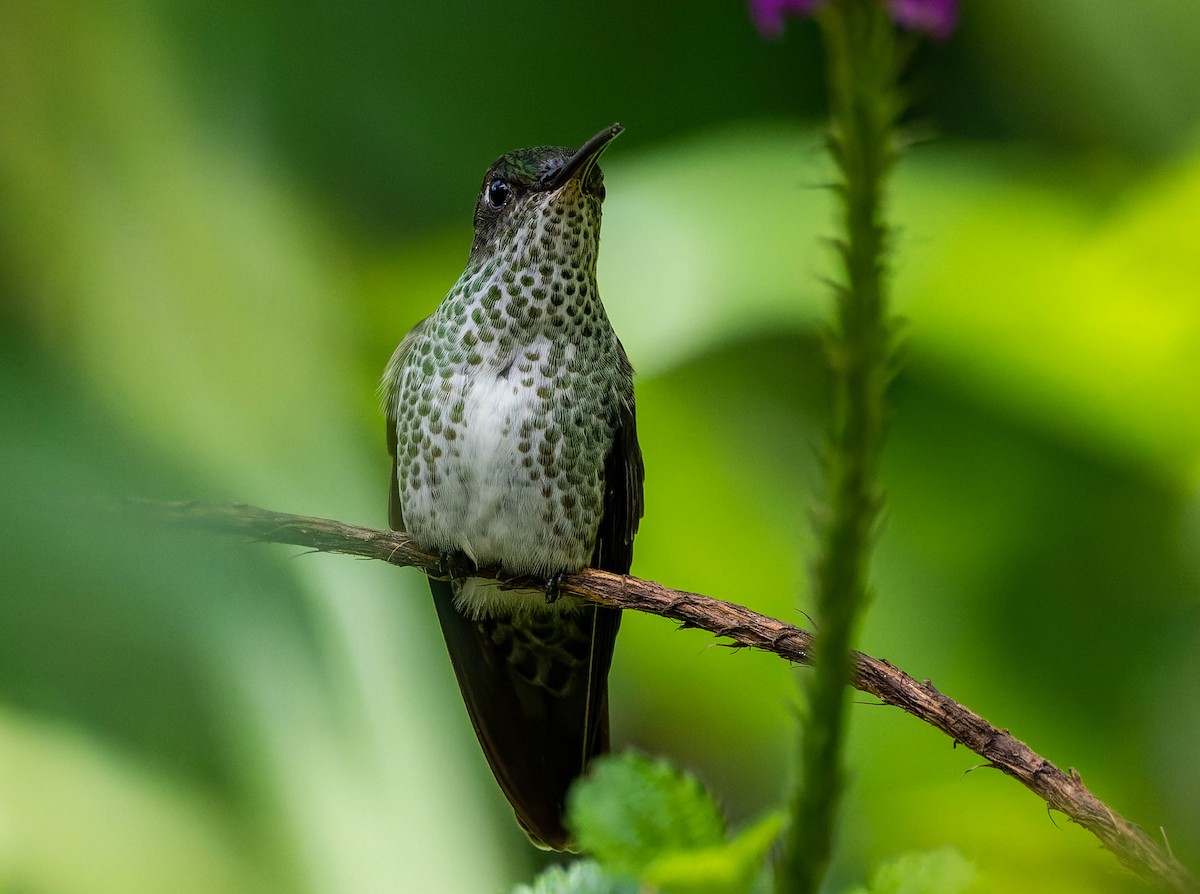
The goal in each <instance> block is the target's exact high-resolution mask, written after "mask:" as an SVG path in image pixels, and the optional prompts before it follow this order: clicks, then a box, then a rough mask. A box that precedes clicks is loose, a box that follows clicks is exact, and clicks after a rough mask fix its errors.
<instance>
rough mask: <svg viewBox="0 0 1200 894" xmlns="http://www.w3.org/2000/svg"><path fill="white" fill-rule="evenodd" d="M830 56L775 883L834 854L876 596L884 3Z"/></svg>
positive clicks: (882, 423)
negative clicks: (819, 337)
mask: <svg viewBox="0 0 1200 894" xmlns="http://www.w3.org/2000/svg"><path fill="white" fill-rule="evenodd" d="M819 19H820V23H821V26H822V29H823V32H824V37H825V46H826V52H827V56H828V68H829V92H830V117H831V121H830V130H829V137H828V143H829V150H830V154H831V155H832V157H833V160H834V162H835V164H836V165H837V169H838V179H837V183H836V184H835V187H834V189H835V190H836V192H837V194H838V196H839V198H840V199H841V204H842V209H843V214H844V223H843V225H844V228H845V230H844V233H845V235H844V236H843V237H842V240H841V241H838V242H837V243H836V245H837V249H838V251H839V254H840V256H841V261H842V266H843V268H844V278H843V281H842V282H841V283H839V284H837V285H835V286H834V288H835V292H836V297H837V307H836V319H835V323H834V325H833V327H832V329H831V332H830V335H829V338H828V353H829V357H830V363H831V366H832V370H833V378H834V388H835V392H834V402H833V408H832V409H833V413H832V418H831V421H830V428H829V432H828V437H827V441H826V444H825V451H824V457H823V459H824V465H825V473H826V488H827V504H826V507H825V509H824V511H823V512H822V514H821V515H820V517H819V518H818V543H819V553H818V556H817V560H816V563H815V568H814V578H815V580H814V585H815V598H816V621H817V626H818V634H817V637H816V640H815V663H814V671H813V674H812V676H811V678H810V679H809V680H808V686H807V709H808V711H807V717H806V722H805V723H804V729H803V732H802V734H801V740H800V779H799V784H798V786H797V788H796V791H795V795H794V797H793V802H792V811H791V812H792V818H791V824H790V827H789V831H788V833H787V835H786V839H785V841H784V847H783V850H782V854H781V857H780V861H779V865H778V866H777V871H776V890H777V892H778V894H815V892H816V891H817V890H818V888H819V886H820V884H821V880H822V878H823V877H824V875H825V871H826V867H827V866H828V864H829V859H830V852H831V850H832V844H833V828H834V825H835V820H836V815H837V808H838V802H839V798H840V795H841V790H842V784H843V783H842V780H843V770H842V743H843V740H844V739H845V730H846V723H847V711H846V704H847V687H848V685H849V684H850V683H851V649H852V648H853V645H854V638H855V633H856V631H857V628H858V623H859V619H860V617H861V615H862V612H863V609H864V608H865V606H866V603H867V601H868V596H869V585H868V567H869V559H870V554H871V547H872V544H873V539H874V535H875V531H876V527H877V524H878V520H879V516H880V512H881V509H882V506H883V494H882V490H881V487H880V484H879V476H878V468H879V459H880V453H881V449H882V446H883V440H884V434H885V429H886V407H885V393H886V391H887V386H888V382H889V381H890V379H891V377H892V372H893V366H892V354H891V330H890V327H889V322H888V318H887V300H886V297H887V296H886V282H885V276H884V273H885V271H884V262H885V255H886V252H887V249H888V228H887V225H886V223H885V222H884V220H883V210H882V204H883V194H884V189H885V185H886V180H887V176H888V173H889V171H890V169H891V167H892V165H893V162H894V160H895V154H896V151H895V133H894V130H895V125H896V119H897V116H898V115H899V112H900V109H901V108H902V102H901V100H900V97H899V92H898V90H897V86H896V81H897V75H898V69H899V64H898V62H897V57H898V48H897V41H896V35H895V32H894V30H893V26H892V24H891V21H890V20H889V18H888V16H887V13H886V11H885V9H884V7H883V4H881V3H864V2H862V0H835V2H833V3H830V4H829V5H828V6H826V7H825V8H824V9H823V10H822V12H821V14H820V16H819Z"/></svg>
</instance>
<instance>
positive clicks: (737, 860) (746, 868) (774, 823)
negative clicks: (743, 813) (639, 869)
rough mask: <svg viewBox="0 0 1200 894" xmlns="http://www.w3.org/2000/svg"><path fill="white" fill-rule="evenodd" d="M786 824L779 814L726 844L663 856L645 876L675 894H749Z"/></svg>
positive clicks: (766, 818) (757, 823) (766, 817)
mask: <svg viewBox="0 0 1200 894" xmlns="http://www.w3.org/2000/svg"><path fill="white" fill-rule="evenodd" d="M783 822H784V814H783V812H782V811H776V812H774V813H771V814H768V815H767V816H765V817H763V818H762V819H760V820H759V821H758V822H756V823H755V824H754V825H752V826H750V827H749V828H747V829H744V830H743V831H742V832H741V833H739V834H738V835H736V836H734V838H733V839H732V840H730V841H728V842H726V843H725V844H722V845H718V846H716V847H709V848H702V849H699V850H686V851H672V852H670V853H666V854H663V855H662V856H661V857H659V858H658V859H657V860H655V861H654V862H653V863H651V864H650V865H649V866H647V867H646V869H645V871H644V872H643V873H642V876H641V877H642V879H643V880H644V881H647V882H650V883H651V884H652V885H654V886H656V887H658V888H661V889H662V890H663V891H670V892H671V894H746V892H748V891H749V890H750V888H751V886H752V885H753V884H754V880H755V879H756V878H757V877H758V875H759V874H760V873H761V872H762V869H763V860H764V858H765V856H766V853H767V850H768V849H769V848H770V847H771V845H772V844H773V843H774V842H775V839H776V838H778V837H779V832H780V830H781V829H782V828H783Z"/></svg>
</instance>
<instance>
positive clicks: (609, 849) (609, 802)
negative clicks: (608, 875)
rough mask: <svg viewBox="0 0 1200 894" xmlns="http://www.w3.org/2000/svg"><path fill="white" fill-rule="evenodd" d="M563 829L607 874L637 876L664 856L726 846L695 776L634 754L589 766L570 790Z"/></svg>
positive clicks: (719, 820) (712, 804) (721, 823)
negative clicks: (591, 767)
mask: <svg viewBox="0 0 1200 894" xmlns="http://www.w3.org/2000/svg"><path fill="white" fill-rule="evenodd" d="M567 825H568V826H569V827H570V829H571V831H572V832H574V834H575V836H576V839H577V840H578V842H579V846H580V847H581V848H582V849H583V850H584V851H586V852H587V853H589V854H591V855H593V856H594V857H595V858H596V859H597V860H599V861H600V862H601V863H602V864H604V866H605V867H606V868H607V869H610V870H612V871H614V872H617V873H619V874H622V875H632V876H638V877H640V876H641V875H642V874H643V872H644V871H645V870H646V868H647V867H649V866H650V865H652V864H653V863H655V862H656V861H657V860H659V859H660V858H661V857H662V856H663V855H664V854H666V853H669V852H672V851H698V850H703V849H706V848H715V847H718V846H720V845H722V844H723V843H724V841H725V822H724V820H723V819H722V817H721V813H720V811H719V810H718V809H717V805H716V802H715V801H713V799H712V796H711V795H709V794H708V792H707V791H705V789H704V787H703V786H702V785H701V784H700V782H699V781H698V780H697V779H696V778H695V777H693V776H688V775H686V774H684V773H681V772H680V771H679V770H677V769H675V768H674V767H672V766H671V765H670V764H668V763H667V762H665V761H651V760H649V759H648V758H645V757H642V756H640V755H633V754H625V755H621V756H620V757H607V758H604V759H602V760H599V761H596V762H595V763H594V764H593V769H592V772H591V773H590V774H589V775H588V776H587V778H585V779H584V780H582V781H581V782H579V783H578V784H576V785H575V787H574V788H572V789H571V793H570V795H569V797H568V801H567Z"/></svg>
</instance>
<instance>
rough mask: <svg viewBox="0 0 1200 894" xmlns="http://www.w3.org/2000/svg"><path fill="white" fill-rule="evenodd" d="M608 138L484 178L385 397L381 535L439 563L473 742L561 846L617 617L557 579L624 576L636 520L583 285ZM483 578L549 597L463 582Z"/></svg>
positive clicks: (633, 482)
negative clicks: (529, 586)
mask: <svg viewBox="0 0 1200 894" xmlns="http://www.w3.org/2000/svg"><path fill="white" fill-rule="evenodd" d="M621 130H622V128H621V126H620V125H619V124H614V125H613V126H612V127H608V128H605V129H604V130H602V131H601V132H600V133H598V134H596V136H594V137H592V139H590V140H588V141H587V142H586V143H584V144H583V146H582V147H581V148H579V149H578V150H572V149H569V148H565V147H561V146H543V147H539V148H534V149H519V150H517V151H515V152H510V153H508V154H507V155H504V156H501V158H499V159H498V160H497V161H496V162H495V164H493V165H492V166H491V168H490V169H489V170H488V172H487V175H486V176H485V177H484V180H483V188H482V189H481V191H480V194H479V200H478V201H477V202H476V205H475V239H474V242H473V243H472V245H471V253H470V257H469V258H468V260H467V266H466V269H465V270H463V272H462V275H461V276H460V277H459V278H458V281H457V282H456V283H455V284H454V286H453V288H451V289H450V292H449V294H447V295H446V297H445V298H444V299H443V300H442V303H441V304H440V305H439V306H438V308H437V309H436V310H435V311H434V313H433V314H432V315H431V316H429V317H427V318H426V319H424V320H422V321H421V322H420V323H418V324H417V325H416V326H414V327H413V329H412V331H411V332H409V333H408V335H407V336H406V337H405V338H404V340H403V341H401V342H400V345H399V347H397V348H396V351H395V353H394V354H393V355H392V359H391V362H390V363H389V364H388V367H387V372H386V373H385V375H384V379H383V384H382V389H381V390H382V393H383V396H384V408H385V413H386V415H387V440H388V448H389V450H390V451H391V454H392V475H391V491H390V495H389V520H390V523H391V526H392V527H393V528H395V529H397V530H402V531H405V532H407V533H408V534H409V535H410V536H411V537H412V538H413V539H414V541H415V542H416V543H417V544H418V545H420V546H422V547H424V548H426V549H428V550H430V551H432V552H436V553H437V554H439V555H440V556H441V557H442V562H443V567H444V568H446V569H447V572H448V576H449V577H450V580H449V581H448V582H447V581H439V580H434V579H431V580H430V588H431V589H432V590H433V597H434V603H435V605H436V606H437V613H438V619H439V620H440V622H441V626H442V633H443V635H444V636H445V639H446V648H447V649H448V650H449V652H450V659H451V662H452V664H453V665H454V671H455V674H456V675H457V677H458V684H459V688H460V689H461V690H462V696H463V700H464V701H465V702H466V706H467V712H468V713H469V714H470V716H471V722H472V724H473V725H474V727H475V732H476V734H477V736H478V737H479V742H480V744H481V745H482V747H483V751H484V753H485V754H486V755H487V759H488V762H489V763H490V764H491V767H492V771H493V772H494V773H495V775H496V779H497V780H498V781H499V783H500V786H501V788H502V789H503V790H504V793H505V795H506V796H507V797H508V799H509V801H510V802H511V804H512V806H513V809H514V811H515V812H516V815H517V819H518V821H519V822H520V824H521V826H522V827H523V828H524V829H525V831H526V833H528V835H529V837H530V838H531V839H532V840H533V842H534V843H535V844H538V845H539V846H543V847H547V848H553V849H560V850H561V849H565V848H568V847H569V846H570V840H569V836H568V834H567V832H566V830H565V829H564V828H563V799H564V797H565V795H566V792H567V788H568V787H569V786H570V784H571V782H572V781H574V779H576V778H577V777H578V776H579V775H581V774H582V773H583V772H584V770H585V769H586V768H587V765H588V762H589V761H590V760H591V759H592V758H593V757H595V756H596V755H598V754H602V753H604V752H605V751H607V750H608V670H609V666H610V664H611V662H612V655H613V644H614V641H615V639H616V635H617V627H618V625H619V624H620V620H621V616H620V612H619V611H618V610H615V609H609V608H603V607H597V606H595V605H591V604H588V603H585V602H583V601H581V600H578V599H575V598H572V597H568V596H563V597H562V598H558V591H557V582H558V578H559V576H561V575H562V574H563V573H565V572H573V571H577V570H579V569H581V568H584V567H586V566H593V567H596V568H602V569H605V570H608V571H613V572H617V573H619V574H625V573H627V572H628V571H629V566H630V563H631V562H632V560H633V538H634V534H635V533H636V532H637V528H638V521H639V519H640V518H641V517H642V480H643V467H642V455H641V450H640V448H639V447H638V440H637V429H636V426H635V416H634V397H633V371H632V369H631V367H630V365H629V360H628V359H627V358H626V356H625V350H624V348H623V347H622V346H621V342H620V341H619V340H618V339H617V336H616V333H615V332H613V328H612V325H611V324H610V323H609V321H608V316H607V314H606V313H605V311H604V305H603V304H601V303H600V294H599V291H598V290H597V288H596V254H597V252H598V250H599V240H600V207H601V203H602V202H603V200H604V175H603V174H602V173H601V171H600V167H599V165H598V164H597V160H598V159H599V157H600V154H601V153H602V152H603V151H604V149H605V147H606V146H608V144H609V142H610V141H611V140H612V139H613V138H614V137H616V136H617V134H619V133H620V132H621ZM493 567H499V568H500V569H502V570H503V571H504V572H505V573H507V574H509V575H532V576H535V577H537V578H539V579H543V580H545V581H546V585H545V588H544V589H539V590H509V589H502V588H501V587H500V586H499V585H497V584H496V582H495V581H494V580H488V579H484V578H479V577H472V572H473V571H476V570H478V569H481V568H493Z"/></svg>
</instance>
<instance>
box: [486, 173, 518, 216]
mask: <svg viewBox="0 0 1200 894" xmlns="http://www.w3.org/2000/svg"><path fill="white" fill-rule="evenodd" d="M511 197H512V187H511V186H509V185H508V184H507V183H505V182H504V181H503V180H493V181H492V182H491V183H489V184H488V188H487V199H488V204H489V205H491V206H492V207H493V208H495V209H497V210H499V209H500V208H503V207H504V205H505V204H506V203H507V202H508V200H509V199H510V198H511Z"/></svg>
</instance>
